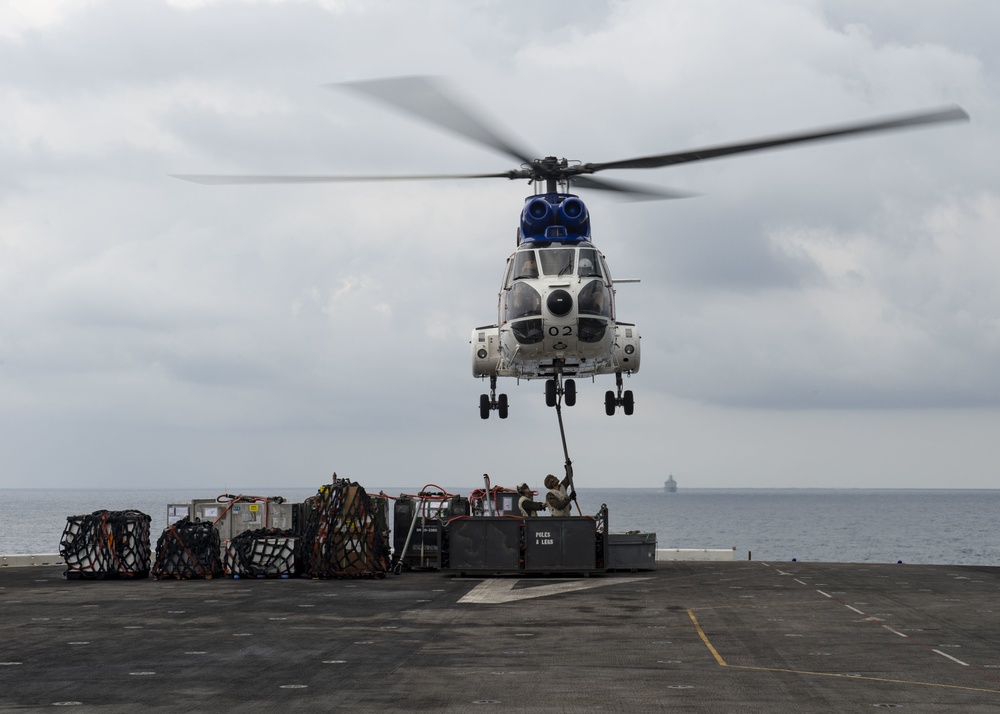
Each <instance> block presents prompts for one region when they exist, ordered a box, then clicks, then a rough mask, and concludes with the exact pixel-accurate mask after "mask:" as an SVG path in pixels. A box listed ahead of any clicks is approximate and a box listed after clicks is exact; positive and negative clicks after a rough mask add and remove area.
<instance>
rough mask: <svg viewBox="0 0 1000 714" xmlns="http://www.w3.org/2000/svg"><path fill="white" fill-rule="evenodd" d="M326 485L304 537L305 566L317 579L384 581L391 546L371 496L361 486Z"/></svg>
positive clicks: (345, 482) (342, 482)
mask: <svg viewBox="0 0 1000 714" xmlns="http://www.w3.org/2000/svg"><path fill="white" fill-rule="evenodd" d="M334 479H335V480H334V482H333V483H332V484H330V485H328V486H322V487H321V488H320V489H319V492H318V493H317V494H316V496H315V498H314V499H311V500H312V506H313V507H312V510H311V511H310V513H309V518H308V520H307V522H306V527H305V530H304V533H303V537H302V547H301V553H302V563H303V565H304V566H305V572H306V574H307V575H309V576H311V577H314V578H363V577H368V578H384V577H385V574H386V572H388V570H389V567H390V563H389V543H388V540H387V538H386V537H385V534H384V533H383V530H382V528H381V527H380V526H379V523H378V519H377V514H376V509H375V505H374V504H373V502H372V499H371V497H370V496H369V495H368V494H367V493H366V492H365V489H364V488H362V487H361V486H360V485H358V484H357V483H354V482H351V481H348V480H346V479H336V474H334Z"/></svg>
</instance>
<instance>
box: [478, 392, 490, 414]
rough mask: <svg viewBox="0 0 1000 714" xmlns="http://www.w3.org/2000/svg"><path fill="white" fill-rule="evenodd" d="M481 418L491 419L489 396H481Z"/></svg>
mask: <svg viewBox="0 0 1000 714" xmlns="http://www.w3.org/2000/svg"><path fill="white" fill-rule="evenodd" d="M479 418H480V419H489V418H490V396H489V395H488V394H480V395H479Z"/></svg>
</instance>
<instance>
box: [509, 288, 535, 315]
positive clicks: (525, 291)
mask: <svg viewBox="0 0 1000 714" xmlns="http://www.w3.org/2000/svg"><path fill="white" fill-rule="evenodd" d="M506 308H507V319H508V320H516V319H518V318H520V317H529V316H531V315H541V314H542V296H541V295H539V294H538V291H537V290H535V289H534V288H533V287H531V286H530V285H528V284H527V283H514V285H513V286H511V288H510V290H508V291H507V303H506Z"/></svg>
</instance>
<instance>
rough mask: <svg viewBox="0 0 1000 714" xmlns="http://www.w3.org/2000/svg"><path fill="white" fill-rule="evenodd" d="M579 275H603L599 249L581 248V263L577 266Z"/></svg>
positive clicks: (586, 276) (582, 276)
mask: <svg viewBox="0 0 1000 714" xmlns="http://www.w3.org/2000/svg"><path fill="white" fill-rule="evenodd" d="M577 275H579V276H580V277H581V278H591V277H601V263H600V261H599V260H598V258H597V251H596V250H594V249H593V248H581V249H580V265H579V267H578V268H577Z"/></svg>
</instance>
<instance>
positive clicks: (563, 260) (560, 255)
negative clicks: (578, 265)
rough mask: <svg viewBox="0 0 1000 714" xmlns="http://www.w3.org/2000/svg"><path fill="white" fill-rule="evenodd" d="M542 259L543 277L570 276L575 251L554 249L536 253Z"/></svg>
mask: <svg viewBox="0 0 1000 714" xmlns="http://www.w3.org/2000/svg"><path fill="white" fill-rule="evenodd" d="M538 255H539V257H540V258H541V259H542V272H543V273H544V274H545V275H572V274H573V258H574V257H575V256H576V250H575V249H573V248H555V249H553V250H540V251H538Z"/></svg>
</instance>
